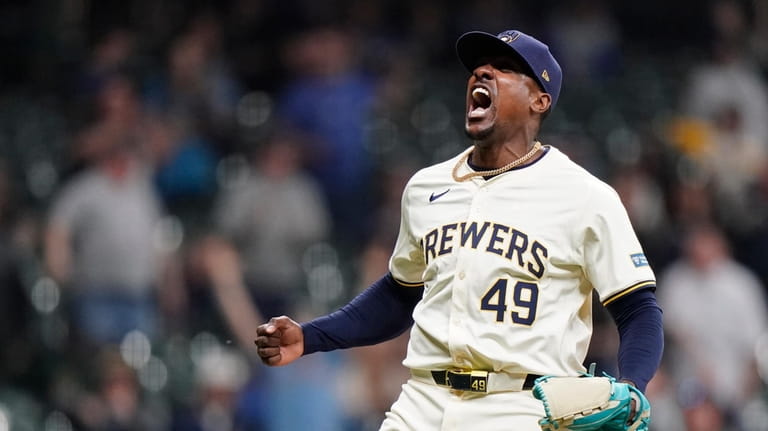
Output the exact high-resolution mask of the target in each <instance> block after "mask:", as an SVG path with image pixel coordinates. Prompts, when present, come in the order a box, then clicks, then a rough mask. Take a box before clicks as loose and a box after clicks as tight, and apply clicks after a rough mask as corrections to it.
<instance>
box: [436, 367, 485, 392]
mask: <svg viewBox="0 0 768 431" xmlns="http://www.w3.org/2000/svg"><path fill="white" fill-rule="evenodd" d="M445 383H446V385H448V386H450V387H451V388H452V389H457V390H460V391H470V392H481V393H486V392H488V371H475V370H472V371H462V370H448V371H447V372H446V373H445Z"/></svg>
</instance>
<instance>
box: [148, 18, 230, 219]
mask: <svg viewBox="0 0 768 431" xmlns="http://www.w3.org/2000/svg"><path fill="white" fill-rule="evenodd" d="M220 25H221V24H220V22H219V21H218V20H217V18H216V16H215V15H213V14H212V13H208V12H203V13H200V14H199V15H196V16H195V17H194V19H192V20H191V22H190V24H189V25H188V27H187V28H186V30H185V31H184V32H183V33H181V34H180V35H178V36H177V37H176V38H175V39H174V40H173V42H172V44H171V47H170V49H169V51H168V58H167V65H166V67H167V70H165V71H164V73H163V74H159V75H155V76H151V77H150V78H149V79H148V80H147V83H146V86H145V87H146V88H145V94H144V97H145V101H146V103H147V105H148V108H149V109H150V111H151V112H153V113H154V114H155V115H157V116H158V117H160V118H161V119H162V123H161V124H157V125H156V127H168V130H167V131H166V132H165V134H166V136H165V140H166V143H165V144H163V145H161V146H160V147H158V148H156V150H158V153H157V154H156V157H157V184H158V187H159V190H160V193H161V196H162V198H163V200H164V202H165V203H166V204H167V205H168V206H169V209H170V210H171V211H172V212H174V213H178V214H179V215H180V216H182V217H184V218H185V219H187V218H189V217H193V216H194V214H196V213H199V211H198V208H199V206H200V204H201V203H203V204H205V203H206V201H207V200H208V199H210V198H211V197H212V195H213V193H214V190H215V175H214V171H215V166H216V163H217V161H218V158H219V157H220V156H221V155H222V154H226V153H228V152H230V151H231V150H232V148H233V146H234V145H235V144H234V143H235V141H236V135H235V132H236V128H235V109H236V106H237V102H238V100H239V98H240V96H241V95H242V89H241V84H240V83H239V81H238V79H237V78H236V77H235V76H234V75H233V73H232V71H231V66H230V65H229V63H228V61H227V58H226V57H225V56H223V55H222V49H223V47H222V41H221V38H222V36H221V28H220ZM163 123H165V124H163Z"/></svg>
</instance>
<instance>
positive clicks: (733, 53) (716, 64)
mask: <svg viewBox="0 0 768 431" xmlns="http://www.w3.org/2000/svg"><path fill="white" fill-rule="evenodd" d="M711 13H712V21H713V25H714V34H713V35H712V48H711V49H712V53H711V58H710V59H709V60H708V61H706V62H703V63H701V64H698V65H696V66H694V67H693V68H692V69H691V71H690V72H689V76H688V82H687V84H686V85H685V87H684V91H683V94H682V109H683V112H684V113H687V114H688V115H691V116H692V117H694V118H697V119H699V120H702V121H704V122H706V123H709V124H711V125H712V128H713V129H714V130H715V132H716V133H715V135H714V136H712V138H711V144H712V145H713V146H714V147H713V148H712V153H713V156H712V158H714V159H715V160H714V162H715V163H716V165H718V166H721V165H722V164H723V163H725V164H726V165H728V167H730V168H733V167H734V166H733V165H734V164H736V165H737V166H736V168H737V169H740V170H742V171H744V174H746V175H754V172H755V166H756V165H759V163H760V161H761V160H763V159H764V158H765V157H766V152H767V151H766V150H767V149H768V122H766V121H765V119H766V118H768V87H767V86H766V83H765V81H764V78H763V77H762V76H761V72H760V70H759V66H758V65H757V64H755V63H754V61H753V59H752V58H751V57H750V55H749V53H748V52H747V42H746V38H747V34H748V31H747V25H748V24H747V18H746V16H745V11H744V10H743V8H742V5H741V3H740V2H737V1H734V0H719V1H716V2H714V3H713V5H712V9H711ZM721 139H723V140H724V141H726V142H720V140H721ZM731 160H733V162H732V161H731ZM735 162H738V163H735ZM730 173H731V174H734V173H738V172H734V171H732V170H731V171H730Z"/></svg>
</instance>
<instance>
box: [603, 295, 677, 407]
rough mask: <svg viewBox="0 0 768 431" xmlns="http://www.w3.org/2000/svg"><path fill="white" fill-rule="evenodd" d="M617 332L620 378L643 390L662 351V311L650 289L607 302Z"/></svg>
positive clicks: (657, 364) (657, 363)
mask: <svg viewBox="0 0 768 431" xmlns="http://www.w3.org/2000/svg"><path fill="white" fill-rule="evenodd" d="M606 308H607V309H608V312H609V313H610V314H611V316H612V317H613V320H614V321H615V322H616V327H617V328H618V331H619V352H618V365H619V380H622V381H627V382H630V383H632V384H634V385H635V386H636V387H637V388H638V389H640V391H642V392H645V388H646V386H647V385H648V382H649V381H650V380H651V378H652V377H653V375H654V373H656V369H657V368H658V367H659V363H660V362H661V355H662V352H663V350H664V331H663V326H662V311H661V307H659V305H658V303H657V302H656V295H655V293H654V291H653V289H652V288H644V289H641V290H637V291H634V292H631V293H629V294H627V295H624V296H622V297H620V298H618V299H616V300H615V301H612V302H611V303H609V304H607V305H606Z"/></svg>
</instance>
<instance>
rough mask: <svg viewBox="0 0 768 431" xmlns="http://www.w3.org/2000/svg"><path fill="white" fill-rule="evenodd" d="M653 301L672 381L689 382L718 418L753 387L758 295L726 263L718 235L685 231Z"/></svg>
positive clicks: (740, 270)
mask: <svg viewBox="0 0 768 431" xmlns="http://www.w3.org/2000/svg"><path fill="white" fill-rule="evenodd" d="M658 295H659V302H660V304H661V306H662V309H663V310H664V320H665V327H666V331H667V335H668V336H669V337H670V343H669V348H668V354H667V355H668V356H671V357H672V359H671V360H670V361H668V363H669V364H670V366H671V367H672V368H671V369H670V372H671V373H672V376H673V378H674V379H675V380H676V381H677V382H681V381H683V380H684V379H687V378H693V379H696V380H697V381H699V382H700V383H701V385H703V388H702V390H703V391H705V392H706V393H707V394H709V396H711V397H712V399H713V401H714V402H715V403H716V404H717V405H718V406H720V408H722V409H724V410H725V411H731V410H732V409H734V408H737V407H738V406H739V405H740V403H741V402H743V401H744V400H746V399H748V398H749V397H751V396H752V394H753V393H754V391H755V390H756V389H757V388H756V384H757V382H758V381H759V379H758V377H757V375H756V374H755V368H754V366H753V365H754V364H753V352H754V348H755V343H756V341H757V339H758V337H759V336H760V335H761V334H762V333H763V331H765V330H766V328H767V326H766V325H767V324H768V312H767V311H766V302H765V298H764V291H763V286H762V285H761V284H760V283H759V281H758V279H757V278H756V277H755V275H754V274H753V273H752V272H751V271H750V270H749V269H747V268H746V267H744V266H743V265H741V264H739V263H737V262H735V261H734V260H733V259H732V258H731V257H730V253H729V250H728V243H727V240H726V238H725V237H724V236H723V234H722V232H721V231H720V230H719V229H718V228H716V227H715V226H712V225H696V226H692V227H691V229H690V231H689V232H688V233H687V235H686V237H685V242H684V256H683V258H681V259H680V260H679V261H677V262H675V263H673V264H672V265H671V266H670V267H668V268H667V269H666V270H665V271H664V272H663V273H662V274H661V277H660V281H659V292H658Z"/></svg>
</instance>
